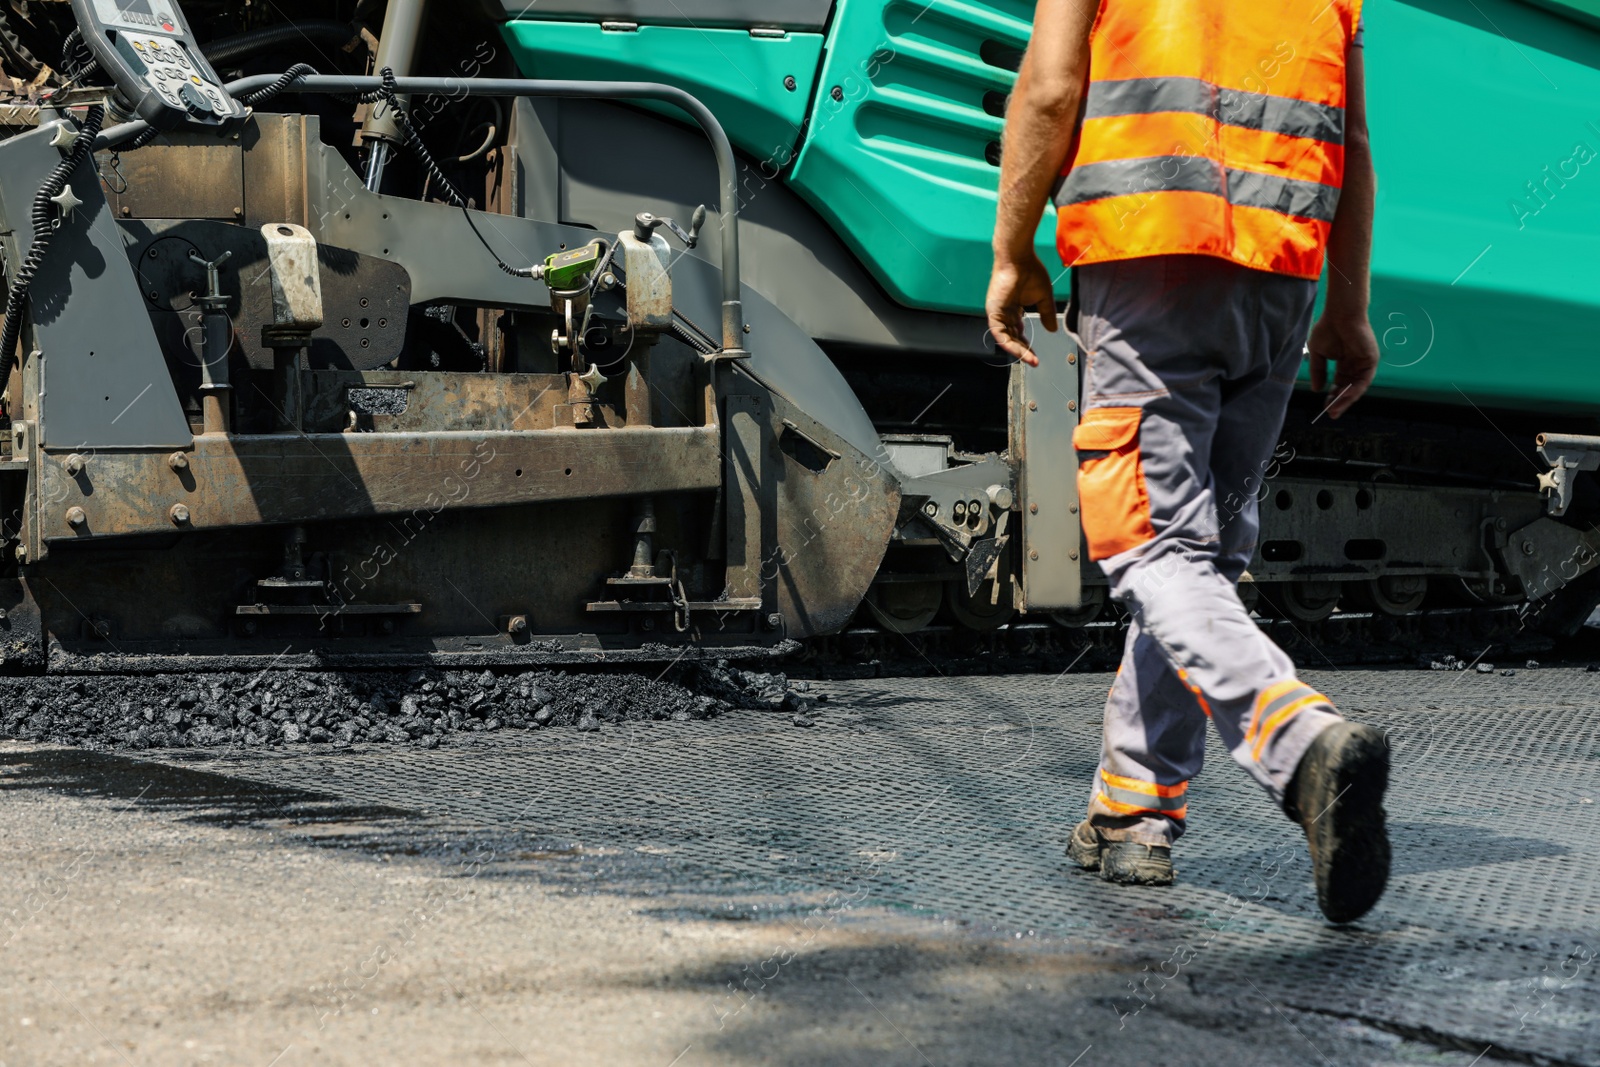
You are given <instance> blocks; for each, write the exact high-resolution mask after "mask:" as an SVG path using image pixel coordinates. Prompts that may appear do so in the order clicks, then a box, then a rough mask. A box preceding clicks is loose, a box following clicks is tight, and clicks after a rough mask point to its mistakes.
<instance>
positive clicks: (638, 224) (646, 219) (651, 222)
mask: <svg viewBox="0 0 1600 1067" xmlns="http://www.w3.org/2000/svg"><path fill="white" fill-rule="evenodd" d="M705 224H706V206H705V205H704V204H701V205H700V206H699V207H697V208H695V209H694V218H692V219H691V220H690V221H689V229H688V230H685V229H684V228H683V227H682V226H679V225H678V223H677V222H676V221H675V220H673V219H669V218H665V217H663V216H660V215H652V214H650V212H648V211H641V212H640V213H639V214H638V215H635V216H634V219H633V235H634V236H635V237H637V238H639V240H641V241H648V240H650V238H652V237H654V236H655V232H656V229H657V227H660V226H665V227H666V228H667V229H669V230H671V231H672V233H673V236H675V237H677V239H678V240H680V241H682V242H683V245H684V247H685V248H693V247H694V246H695V245H697V244H699V243H700V228H701V227H702V226H704V225H705Z"/></svg>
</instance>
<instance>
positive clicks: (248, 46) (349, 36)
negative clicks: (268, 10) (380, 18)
mask: <svg viewBox="0 0 1600 1067" xmlns="http://www.w3.org/2000/svg"><path fill="white" fill-rule="evenodd" d="M356 36H357V31H356V30H355V29H354V28H353V27H352V26H351V25H350V24H349V23H347V22H334V21H331V20H329V19H306V20H304V21H300V22H294V23H291V24H289V25H287V26H268V27H267V28H266V29H264V30H251V31H250V32H249V33H241V34H239V35H238V36H237V37H224V38H222V39H220V40H216V41H210V42H207V43H206V44H203V45H201V46H200V52H201V54H202V55H204V56H205V57H206V58H207V59H209V60H210V61H211V63H212V65H213V66H222V65H224V64H227V63H232V62H233V61H235V60H239V59H246V58H248V57H250V56H253V55H255V54H256V53H257V52H266V51H270V50H271V49H274V48H282V47H285V46H288V45H292V44H299V43H302V42H304V43H306V44H310V45H312V46H313V47H315V46H317V45H318V44H328V45H334V46H336V47H339V48H343V47H344V46H345V45H347V44H349V43H350V42H351V41H352V40H354V39H355V38H356Z"/></svg>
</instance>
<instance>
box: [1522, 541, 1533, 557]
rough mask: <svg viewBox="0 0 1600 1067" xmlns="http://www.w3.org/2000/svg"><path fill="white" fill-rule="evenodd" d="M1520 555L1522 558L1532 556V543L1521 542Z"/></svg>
mask: <svg viewBox="0 0 1600 1067" xmlns="http://www.w3.org/2000/svg"><path fill="white" fill-rule="evenodd" d="M1522 554H1523V555H1524V556H1531V555H1533V542H1532V541H1524V542H1522Z"/></svg>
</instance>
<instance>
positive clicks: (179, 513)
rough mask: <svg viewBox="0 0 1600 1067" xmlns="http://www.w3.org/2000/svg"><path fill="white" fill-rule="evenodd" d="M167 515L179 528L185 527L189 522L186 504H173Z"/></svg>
mask: <svg viewBox="0 0 1600 1067" xmlns="http://www.w3.org/2000/svg"><path fill="white" fill-rule="evenodd" d="M167 515H168V516H169V517H170V518H171V519H172V521H173V522H174V523H176V524H177V525H179V526H186V525H188V522H189V508H188V505H186V504H174V505H172V510H170V511H168V512H167Z"/></svg>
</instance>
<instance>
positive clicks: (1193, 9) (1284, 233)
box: [1056, 0, 1361, 278]
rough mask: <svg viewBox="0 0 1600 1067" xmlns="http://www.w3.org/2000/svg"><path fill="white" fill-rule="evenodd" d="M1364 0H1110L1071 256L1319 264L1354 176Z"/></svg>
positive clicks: (1067, 179) (1097, 50)
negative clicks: (1350, 159)
mask: <svg viewBox="0 0 1600 1067" xmlns="http://www.w3.org/2000/svg"><path fill="white" fill-rule="evenodd" d="M1360 8H1361V0H1331V2H1330V0H1279V3H1277V4H1273V5H1263V6H1261V7H1256V6H1254V5H1251V6H1246V5H1241V4H1238V3H1237V2H1236V0H1101V4H1100V14H1099V17H1098V19H1097V21H1096V23H1095V28H1094V32H1093V35H1092V37H1091V40H1090V84H1089V88H1088V92H1087V94H1086V96H1085V100H1084V106H1083V116H1082V125H1081V128H1080V131H1079V137H1078V142H1077V146H1076V149H1075V152H1074V156H1073V159H1072V161H1071V164H1070V165H1069V168H1068V170H1067V171H1066V173H1065V175H1064V177H1063V180H1062V182H1061V183H1060V185H1059V187H1058V189H1057V195H1056V204H1057V207H1058V209H1059V216H1060V225H1059V229H1058V235H1057V244H1058V248H1059V250H1060V252H1061V256H1062V259H1063V261H1064V262H1066V263H1067V264H1068V265H1069V266H1075V265H1078V264H1085V263H1099V262H1109V261H1112V260H1118V259H1133V258H1137V257H1140V256H1151V255H1178V254H1201V255H1212V256H1218V257H1221V258H1224V259H1228V260H1231V261H1233V262H1236V263H1239V264H1242V265H1244V266H1247V267H1253V268H1256V269H1260V270H1270V271H1274V272H1276V273H1281V274H1291V275H1295V276H1298V277H1304V278H1316V277H1318V276H1319V275H1320V274H1321V272H1322V260H1323V253H1324V249H1325V247H1326V244H1327V238H1328V231H1329V224H1330V223H1331V222H1332V221H1333V218H1334V214H1335V212H1336V211H1337V209H1338V205H1339V190H1340V187H1341V186H1342V184H1343V179H1344V140H1345V118H1344V102H1345V81H1344V77H1345V60H1346V55H1347V53H1348V50H1349V47H1350V42H1351V40H1352V37H1353V35H1354V30H1355V26H1356V24H1357V22H1358V20H1359V17H1360Z"/></svg>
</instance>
